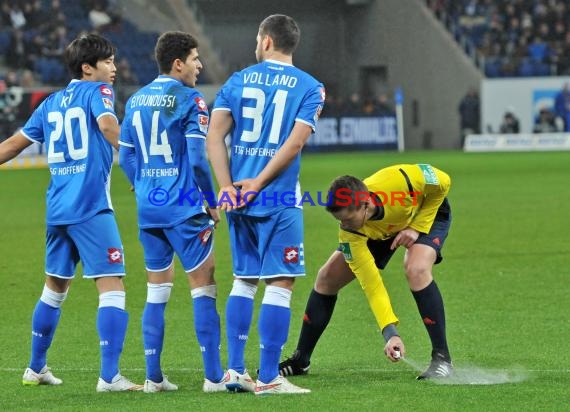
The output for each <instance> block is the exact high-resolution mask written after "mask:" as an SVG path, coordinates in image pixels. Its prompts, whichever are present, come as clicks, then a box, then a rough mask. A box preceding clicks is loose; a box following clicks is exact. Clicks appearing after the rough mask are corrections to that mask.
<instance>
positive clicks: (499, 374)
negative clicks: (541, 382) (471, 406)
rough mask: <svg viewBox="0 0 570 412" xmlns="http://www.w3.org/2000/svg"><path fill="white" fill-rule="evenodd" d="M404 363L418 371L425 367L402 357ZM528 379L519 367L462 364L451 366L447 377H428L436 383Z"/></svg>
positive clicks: (478, 382) (505, 381)
mask: <svg viewBox="0 0 570 412" xmlns="http://www.w3.org/2000/svg"><path fill="white" fill-rule="evenodd" d="M402 361H404V362H405V363H406V364H408V365H409V366H411V367H412V368H413V369H415V370H416V371H418V372H423V371H424V370H425V367H422V366H420V365H419V364H418V363H417V362H415V361H413V360H412V359H409V358H402ZM527 379H529V373H528V371H526V370H525V369H523V368H521V367H513V368H511V369H483V368H480V367H477V366H471V365H464V366H461V367H459V366H456V365H454V367H453V375H452V376H450V377H449V378H443V379H430V382H433V383H436V384H438V385H500V384H504V383H517V382H523V381H525V380H527Z"/></svg>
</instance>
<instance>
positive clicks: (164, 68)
mask: <svg viewBox="0 0 570 412" xmlns="http://www.w3.org/2000/svg"><path fill="white" fill-rule="evenodd" d="M196 48H198V40H196V38H194V37H193V36H192V35H191V34H188V33H185V32H182V31H167V32H166V33H163V34H162V35H161V36H160V37H159V38H158V41H157V42H156V47H155V48H154V56H155V58H156V63H157V64H158V70H159V71H160V73H161V74H165V73H170V71H171V70H172V64H173V63H174V60H176V59H180V60H182V61H186V59H187V58H188V55H190V53H192V49H196Z"/></svg>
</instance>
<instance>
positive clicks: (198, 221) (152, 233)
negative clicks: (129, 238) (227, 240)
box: [139, 213, 214, 272]
mask: <svg viewBox="0 0 570 412" xmlns="http://www.w3.org/2000/svg"><path fill="white" fill-rule="evenodd" d="M139 239H140V241H141V243H142V246H143V250H144V262H145V265H146V269H147V270H148V271H150V272H161V271H163V270H166V269H168V268H169V267H170V265H172V261H173V260H174V253H176V255H177V256H178V258H179V259H180V262H182V267H183V268H184V270H185V271H186V272H192V271H193V270H196V269H198V268H199V267H200V265H202V263H204V261H205V260H206V259H207V258H208V256H210V253H212V249H213V246H214V221H213V220H212V219H211V218H210V216H208V215H207V214H205V213H201V214H199V215H195V216H192V217H191V218H190V219H188V220H186V221H184V222H182V223H180V224H179V225H176V226H174V227H168V228H149V229H140V230H139Z"/></svg>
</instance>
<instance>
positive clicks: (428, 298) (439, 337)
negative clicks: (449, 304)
mask: <svg viewBox="0 0 570 412" xmlns="http://www.w3.org/2000/svg"><path fill="white" fill-rule="evenodd" d="M412 295H414V299H415V300H416V304H417V305H418V310H419V312H420V316H421V317H422V321H423V322H424V325H425V327H426V330H427V332H428V334H429V338H430V340H431V346H432V356H434V354H435V353H438V354H440V356H442V357H443V358H444V360H446V361H448V362H450V361H451V357H450V356H449V348H448V347H447V337H446V334H445V309H444V307H443V298H442V297H441V293H440V291H439V288H438V287H437V284H436V283H435V281H432V282H431V283H430V284H429V285H428V286H426V287H425V288H424V289H422V290H418V291H417V292H414V291H412Z"/></svg>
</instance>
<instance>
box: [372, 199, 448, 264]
mask: <svg viewBox="0 0 570 412" xmlns="http://www.w3.org/2000/svg"><path fill="white" fill-rule="evenodd" d="M450 226H451V207H450V206H449V201H448V200H447V198H446V199H444V201H443V203H442V204H441V206H440V207H439V209H438V210H437V214H436V215H435V220H434V221H433V224H432V225H431V229H430V231H429V233H427V234H426V233H420V236H419V237H418V239H417V240H416V242H415V243H420V244H422V245H427V246H430V247H432V248H434V249H435V252H436V253H437V257H436V259H435V264H436V265H437V264H438V263H439V262H441V261H442V260H443V256H442V255H441V249H442V248H443V244H444V242H445V239H446V238H447V234H448V233H449V227H450ZM393 241H394V237H391V238H390V239H386V240H372V239H369V240H368V249H369V250H370V252H371V253H372V256H374V262H375V264H376V266H377V267H378V268H379V269H384V268H385V267H386V265H387V264H388V262H389V261H390V258H391V257H392V255H393V254H394V253H395V252H396V250H397V249H394V250H390V246H391V245H392V242H393Z"/></svg>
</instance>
